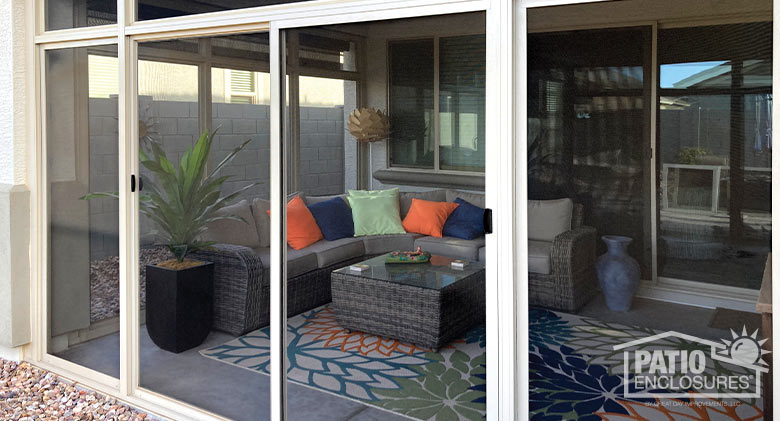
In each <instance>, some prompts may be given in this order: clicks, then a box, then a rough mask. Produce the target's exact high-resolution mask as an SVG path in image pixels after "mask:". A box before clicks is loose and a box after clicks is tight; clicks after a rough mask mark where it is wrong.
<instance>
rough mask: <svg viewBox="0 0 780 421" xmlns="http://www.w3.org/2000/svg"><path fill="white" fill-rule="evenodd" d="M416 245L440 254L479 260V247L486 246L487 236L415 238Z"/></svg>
mask: <svg viewBox="0 0 780 421" xmlns="http://www.w3.org/2000/svg"><path fill="white" fill-rule="evenodd" d="M414 246H415V247H417V246H420V247H422V249H423V251H429V252H431V254H438V255H440V256H447V257H454V258H456V259H466V260H471V261H476V260H479V249H480V248H482V247H484V246H485V237H479V238H475V239H473V240H464V239H461V238H455V237H442V238H438V237H422V238H418V239H416V240H414Z"/></svg>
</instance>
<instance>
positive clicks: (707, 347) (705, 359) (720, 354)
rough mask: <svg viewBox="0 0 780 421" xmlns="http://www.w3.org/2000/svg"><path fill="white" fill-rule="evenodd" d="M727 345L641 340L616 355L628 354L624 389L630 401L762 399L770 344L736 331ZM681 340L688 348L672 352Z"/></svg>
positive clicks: (686, 338) (695, 340) (661, 338)
mask: <svg viewBox="0 0 780 421" xmlns="http://www.w3.org/2000/svg"><path fill="white" fill-rule="evenodd" d="M731 336H732V338H731V339H730V340H729V339H721V341H723V343H718V342H714V341H709V340H706V339H701V338H697V337H695V336H691V335H686V334H683V333H678V332H665V333H660V334H658V335H653V336H649V337H647V338H642V339H637V340H634V341H631V342H627V343H624V344H621V345H615V346H614V350H615V351H620V350H623V387H624V393H625V396H626V397H630V398H654V397H658V396H663V397H666V398H701V397H705V396H706V397H711V398H734V399H758V398H760V397H761V374H763V373H766V372H768V371H769V369H768V368H767V367H766V365H767V363H766V362H765V361H763V359H762V356H763V355H765V354H768V353H769V352H770V351H766V350H764V349H763V348H762V345H763V344H764V342H766V339H763V340H759V339H758V331H757V330H756V331H755V332H753V334H752V335H748V333H747V331H746V329H745V327H743V328H742V333H741V334H737V333H736V332H734V331H733V330H732V331H731ZM669 338H677V339H679V340H680V343H685V344H687V345H688V346H686V347H669V342H668V339H669Z"/></svg>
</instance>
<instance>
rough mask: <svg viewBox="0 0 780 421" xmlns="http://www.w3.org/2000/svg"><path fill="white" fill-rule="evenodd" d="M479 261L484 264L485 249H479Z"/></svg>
mask: <svg viewBox="0 0 780 421" xmlns="http://www.w3.org/2000/svg"><path fill="white" fill-rule="evenodd" d="M479 261H480V262H484V261H485V248H484V247H480V248H479Z"/></svg>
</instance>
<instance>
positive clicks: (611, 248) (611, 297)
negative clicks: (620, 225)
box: [596, 235, 640, 311]
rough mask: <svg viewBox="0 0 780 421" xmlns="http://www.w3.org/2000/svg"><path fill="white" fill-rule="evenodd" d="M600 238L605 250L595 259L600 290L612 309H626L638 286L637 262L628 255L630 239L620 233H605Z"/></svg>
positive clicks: (629, 305) (629, 307) (628, 307)
mask: <svg viewBox="0 0 780 421" xmlns="http://www.w3.org/2000/svg"><path fill="white" fill-rule="evenodd" d="M601 239H602V240H603V241H604V243H606V245H607V252H606V253H604V254H602V255H601V256H599V258H598V259H596V274H597V275H598V278H599V285H600V286H601V291H602V292H603V293H604V298H605V299H606V301H607V307H609V309H610V310H612V311H628V310H629V309H631V301H632V299H633V298H634V294H635V293H636V290H637V288H638V287H639V276H640V269H639V263H637V261H636V260H634V258H632V257H631V256H629V255H628V245H629V244H630V243H631V241H632V239H631V238H630V237H623V236H620V235H605V236H603V237H601Z"/></svg>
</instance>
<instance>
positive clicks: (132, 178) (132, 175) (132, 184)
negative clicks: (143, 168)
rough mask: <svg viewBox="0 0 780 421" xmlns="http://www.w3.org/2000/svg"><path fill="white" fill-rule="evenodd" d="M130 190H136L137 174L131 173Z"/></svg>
mask: <svg viewBox="0 0 780 421" xmlns="http://www.w3.org/2000/svg"><path fill="white" fill-rule="evenodd" d="M130 191H131V192H134V191H135V174H130Z"/></svg>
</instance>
